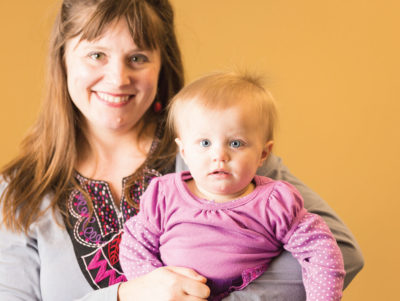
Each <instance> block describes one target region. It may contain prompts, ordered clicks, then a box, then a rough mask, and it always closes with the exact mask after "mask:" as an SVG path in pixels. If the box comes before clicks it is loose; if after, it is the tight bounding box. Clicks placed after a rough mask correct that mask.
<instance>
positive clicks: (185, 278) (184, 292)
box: [118, 266, 210, 301]
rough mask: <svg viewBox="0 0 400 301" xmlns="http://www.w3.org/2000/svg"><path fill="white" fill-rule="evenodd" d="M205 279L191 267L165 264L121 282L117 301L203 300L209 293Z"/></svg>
mask: <svg viewBox="0 0 400 301" xmlns="http://www.w3.org/2000/svg"><path fill="white" fill-rule="evenodd" d="M206 281H207V279H206V278H205V277H203V276H201V275H199V274H197V273H196V272H195V271H193V270H191V269H188V268H182V267H172V266H166V267H162V268H158V269H156V270H154V271H152V272H150V273H148V274H146V275H144V276H141V277H138V278H136V279H132V280H129V281H128V282H124V283H122V284H121V285H120V286H119V289H118V301H138V300H139V301H140V300H145V301H147V300H157V301H164V300H165V301H167V300H174V301H175V300H176V301H192V300H193V301H201V300H203V301H205V300H207V297H208V296H209V295H210V289H209V288H208V286H207V285H206V284H205V283H206Z"/></svg>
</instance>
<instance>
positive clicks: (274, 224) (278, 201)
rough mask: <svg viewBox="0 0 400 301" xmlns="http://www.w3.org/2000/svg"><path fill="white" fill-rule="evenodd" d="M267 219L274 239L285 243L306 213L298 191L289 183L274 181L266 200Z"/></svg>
mask: <svg viewBox="0 0 400 301" xmlns="http://www.w3.org/2000/svg"><path fill="white" fill-rule="evenodd" d="M266 211H267V220H268V224H269V228H270V229H271V231H272V232H273V234H274V235H275V237H276V239H277V240H278V241H279V242H280V243H283V244H285V243H286V242H287V240H288V238H289V237H290V236H291V235H292V233H293V231H294V230H295V229H296V227H297V224H298V223H299V222H300V220H301V219H302V218H303V216H304V215H305V214H306V213H307V211H306V209H304V205H303V199H302V198H301V196H300V193H299V192H298V191H297V190H296V188H294V186H292V185H291V184H289V183H287V182H284V181H276V182H275V183H274V187H273V190H272V191H271V193H270V195H269V197H268V202H267V208H266Z"/></svg>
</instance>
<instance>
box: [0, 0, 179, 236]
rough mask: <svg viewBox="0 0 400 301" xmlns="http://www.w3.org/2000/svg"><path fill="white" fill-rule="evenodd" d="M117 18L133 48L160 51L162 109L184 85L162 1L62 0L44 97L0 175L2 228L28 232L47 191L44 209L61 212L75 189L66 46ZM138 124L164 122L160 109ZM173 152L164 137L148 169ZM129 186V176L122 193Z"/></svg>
mask: <svg viewBox="0 0 400 301" xmlns="http://www.w3.org/2000/svg"><path fill="white" fill-rule="evenodd" d="M120 18H125V19H126V21H127V23H128V27H129V30H130V32H131V34H132V38H133V40H134V42H135V44H136V45H138V46H139V47H141V48H147V49H151V50H153V49H159V51H160V54H161V62H162V65H161V70H160V74H159V80H158V90H157V96H156V99H157V101H159V102H161V103H162V106H163V108H165V107H166V106H167V104H168V102H169V100H170V99H171V98H172V96H173V95H174V94H176V93H177V92H178V91H179V90H180V88H181V87H182V86H183V81H184V76H183V66H182V60H181V54H180V50H179V46H178V43H177V40H176V35H175V30H174V14H173V10H172V7H171V4H170V3H169V1H168V0H85V1H82V0H64V1H63V3H62V6H61V9H60V12H59V14H58V15H57V17H56V20H55V23H54V26H53V30H52V33H51V38H50V49H49V56H48V69H47V81H46V91H45V92H46V94H45V97H44V100H43V103H42V107H41V110H40V113H39V116H38V118H37V120H36V123H35V124H34V125H33V127H32V128H31V129H30V131H29V132H28V134H27V135H26V137H25V138H24V140H23V141H22V144H21V151H20V153H19V155H18V156H17V157H16V158H15V159H14V160H13V161H11V162H10V163H9V164H7V165H6V166H5V167H4V168H3V170H2V175H3V177H4V180H5V181H6V182H7V183H8V185H7V187H6V189H5V191H4V192H3V194H2V196H1V205H2V206H1V207H2V208H1V209H2V215H3V224H4V225H5V226H6V227H7V228H9V229H12V230H14V231H28V228H29V226H30V225H31V224H32V223H33V222H34V221H36V220H37V218H38V217H40V216H41V215H42V214H43V213H44V210H47V209H48V208H42V199H43V197H44V196H45V195H47V194H49V195H50V196H51V198H52V199H51V203H50V205H49V208H50V209H51V210H53V212H54V211H55V210H60V211H61V213H62V214H64V215H65V214H67V212H66V211H65V210H64V209H63V208H64V203H65V202H66V198H67V195H68V194H69V193H70V192H71V190H72V189H74V188H78V189H79V187H78V184H77V183H76V180H75V179H74V173H75V170H74V167H75V165H76V162H77V151H78V150H77V141H78V140H80V139H83V141H85V140H86V141H87V139H86V138H85V133H84V131H83V122H84V120H83V117H82V115H81V113H80V112H79V111H78V109H77V108H76V107H75V106H74V105H73V103H72V101H71V98H70V96H69V93H68V89H67V76H66V68H65V60H64V51H65V45H66V42H67V41H68V40H70V39H71V38H73V37H76V36H80V37H81V39H82V40H89V41H92V40H95V39H96V38H98V37H100V36H101V34H102V32H103V31H104V29H105V27H106V26H107V25H109V24H110V23H112V22H113V21H115V20H118V19H120ZM142 120H143V122H142V124H143V127H142V128H141V132H142V133H144V132H145V130H146V127H147V126H149V125H150V124H154V123H159V124H161V125H162V124H163V123H164V122H165V111H161V112H159V113H155V112H153V110H152V109H151V108H150V109H149V110H148V112H146V114H145V115H144V116H143V119H142ZM139 138H140V135H139ZM174 151H175V146H174V143H171V138H170V137H168V136H167V137H165V138H164V139H163V140H162V143H160V144H159V147H158V148H157V150H156V151H155V152H153V153H152V154H151V155H150V156H149V158H148V159H147V161H146V164H147V165H150V166H152V167H153V168H157V169H162V168H163V165H164V164H165V162H166V161H165V159H167V158H172V157H173V154H174ZM141 168H143V166H142V167H141ZM141 168H139V169H138V171H140V170H141ZM133 181H134V177H133V178H132V179H131V183H128V185H126V189H129V186H130V185H129V184H132V182H133ZM126 195H129V194H126ZM88 201H89V202H90V201H91V200H90V199H89V200H88Z"/></svg>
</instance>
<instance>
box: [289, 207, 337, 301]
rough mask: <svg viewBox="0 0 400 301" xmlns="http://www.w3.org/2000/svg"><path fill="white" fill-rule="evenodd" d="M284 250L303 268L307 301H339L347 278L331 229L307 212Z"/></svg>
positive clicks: (317, 217)
mask: <svg viewBox="0 0 400 301" xmlns="http://www.w3.org/2000/svg"><path fill="white" fill-rule="evenodd" d="M284 248H285V249H286V250H288V251H289V252H291V253H292V255H293V256H294V257H295V258H296V259H297V260H298V261H299V263H300V265H301V267H302V273H303V283H304V286H305V289H306V294H307V300H309V301H311V300H335V301H336V300H340V299H341V297H342V289H343V281H344V276H345V271H344V266H343V258H342V254H341V252H340V249H339V247H338V245H337V243H336V240H335V238H334V237H333V235H332V233H331V232H330V230H329V228H328V226H327V225H326V224H325V222H324V221H323V220H322V218H321V217H319V216H318V215H316V214H312V213H306V214H305V215H304V216H303V218H302V219H301V220H300V222H299V224H298V225H297V227H296V228H295V230H294V231H293V232H292V233H291V235H290V237H288V239H287V242H286V243H285V245H284Z"/></svg>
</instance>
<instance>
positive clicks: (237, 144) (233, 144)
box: [229, 140, 243, 148]
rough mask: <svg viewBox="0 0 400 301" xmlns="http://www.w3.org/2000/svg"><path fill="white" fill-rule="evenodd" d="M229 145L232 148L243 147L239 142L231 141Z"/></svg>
mask: <svg viewBox="0 0 400 301" xmlns="http://www.w3.org/2000/svg"><path fill="white" fill-rule="evenodd" d="M229 145H230V146H231V147H233V148H239V147H241V146H242V145H243V143H242V141H240V140H233V141H231V142H230V143H229Z"/></svg>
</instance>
